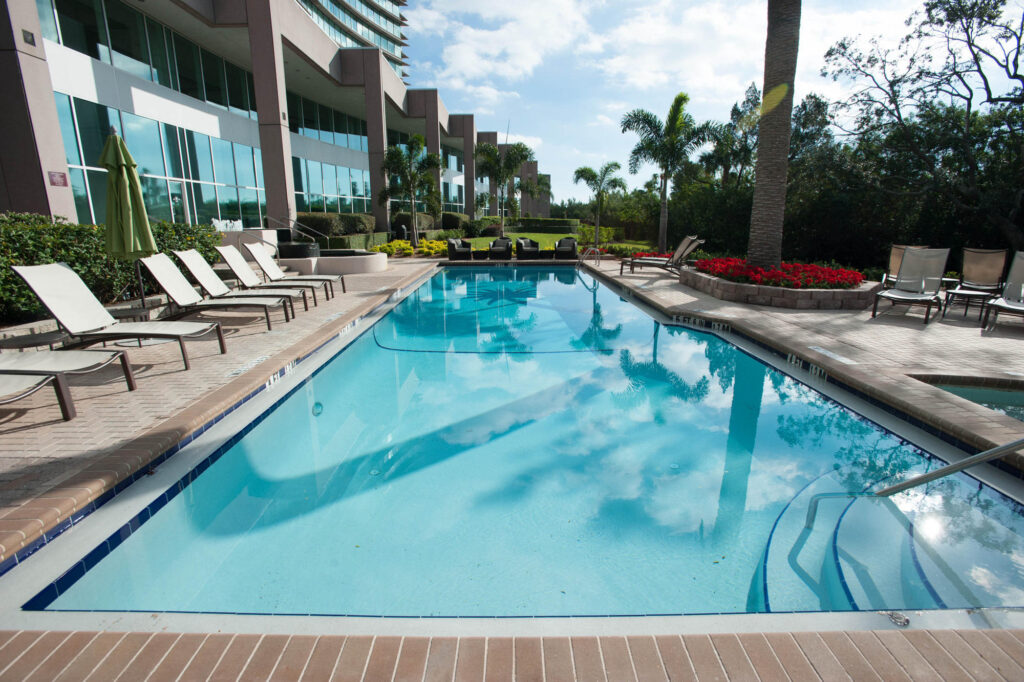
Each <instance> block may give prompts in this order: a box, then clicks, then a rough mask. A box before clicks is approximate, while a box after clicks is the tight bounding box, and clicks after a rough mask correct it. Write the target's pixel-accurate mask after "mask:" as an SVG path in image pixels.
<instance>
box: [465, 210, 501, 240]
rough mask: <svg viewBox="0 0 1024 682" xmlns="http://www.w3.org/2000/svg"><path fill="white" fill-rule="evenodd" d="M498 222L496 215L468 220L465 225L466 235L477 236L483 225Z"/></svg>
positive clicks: (481, 231) (482, 229)
mask: <svg viewBox="0 0 1024 682" xmlns="http://www.w3.org/2000/svg"><path fill="white" fill-rule="evenodd" d="M498 222H499V221H498V218H497V216H492V215H489V216H484V217H483V218H477V219H476V220H470V221H469V222H468V223H467V224H466V227H465V232H466V236H467V237H479V236H480V235H481V234H482V233H483V231H484V228H485V227H487V226H489V225H497V224H498Z"/></svg>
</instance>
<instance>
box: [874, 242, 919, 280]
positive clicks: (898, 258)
mask: <svg viewBox="0 0 1024 682" xmlns="http://www.w3.org/2000/svg"><path fill="white" fill-rule="evenodd" d="M927 248H928V247H927V246H907V245H906V244H893V245H892V248H891V249H889V269H888V270H886V271H885V273H884V274H883V275H882V286H883V287H885V288H886V289H888V288H890V287H892V285H893V282H895V281H896V275H898V274H899V271H900V265H901V264H902V263H903V254H904V253H906V251H907V249H927Z"/></svg>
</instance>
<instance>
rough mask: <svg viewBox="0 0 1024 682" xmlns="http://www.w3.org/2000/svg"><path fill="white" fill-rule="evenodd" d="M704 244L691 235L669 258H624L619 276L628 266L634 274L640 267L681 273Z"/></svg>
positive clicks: (701, 240) (620, 265) (620, 264)
mask: <svg viewBox="0 0 1024 682" xmlns="http://www.w3.org/2000/svg"><path fill="white" fill-rule="evenodd" d="M703 243H704V240H703V239H697V235H689V236H687V237H683V241H681V242H679V246H678V247H676V250H675V253H673V254H672V255H671V256H669V257H668V258H657V257H653V256H643V257H641V258H623V259H622V261H620V262H619V274H620V275H621V274H622V272H623V270H624V269H625V267H626V266H627V265H629V272H630V274H632V273H633V272H635V270H636V268H637V267H638V266H639V267H641V268H642V267H644V266H647V267H652V268H661V269H662V270H669V271H671V272H679V270H680V269H681V268H682V267H683V265H684V264H685V262H686V259H687V258H688V257H689V255H690V254H691V253H693V252H694V251H696V250H697V247H699V246H700V245H701V244H703Z"/></svg>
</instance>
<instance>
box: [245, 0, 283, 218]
mask: <svg viewBox="0 0 1024 682" xmlns="http://www.w3.org/2000/svg"><path fill="white" fill-rule="evenodd" d="M273 6H274V0H246V11H247V13H248V20H249V51H250V53H251V55H252V77H253V82H254V84H255V86H256V114H257V120H258V121H259V129H260V153H261V154H262V156H263V183H264V184H263V186H264V189H265V190H266V193H267V212H266V215H267V216H268V217H271V218H276V219H278V220H284V219H286V218H287V219H289V220H294V219H295V178H294V177H292V140H291V131H290V130H289V129H288V96H287V90H286V88H285V77H284V54H283V51H284V45H283V43H282V42H281V28H280V26H279V25H278V23H277V17H276V16H275V12H274V10H273ZM267 227H271V228H272V227H275V226H274V225H273V224H268V225H267Z"/></svg>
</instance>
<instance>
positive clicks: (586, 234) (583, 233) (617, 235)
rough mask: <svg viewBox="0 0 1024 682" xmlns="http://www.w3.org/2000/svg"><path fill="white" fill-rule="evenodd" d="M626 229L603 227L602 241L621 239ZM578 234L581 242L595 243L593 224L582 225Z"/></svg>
mask: <svg viewBox="0 0 1024 682" xmlns="http://www.w3.org/2000/svg"><path fill="white" fill-rule="evenodd" d="M624 232H625V230H624V229H623V228H621V227H602V228H601V243H602V244H604V243H607V242H616V241H621V240H622V237H623V233H624ZM576 236H577V238H578V239H579V242H580V244H593V243H594V226H593V225H580V228H579V230H578V231H577V232H576Z"/></svg>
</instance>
